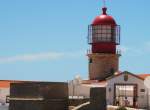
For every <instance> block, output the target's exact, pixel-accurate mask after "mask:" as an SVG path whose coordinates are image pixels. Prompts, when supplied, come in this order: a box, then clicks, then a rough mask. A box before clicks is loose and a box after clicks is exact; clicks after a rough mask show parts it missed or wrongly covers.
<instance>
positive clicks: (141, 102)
mask: <svg viewBox="0 0 150 110" xmlns="http://www.w3.org/2000/svg"><path fill="white" fill-rule="evenodd" d="M107 83H108V85H107V98H106V99H107V104H108V105H113V102H114V85H115V84H118V83H120V84H137V86H138V88H137V89H138V102H137V104H138V107H140V108H145V107H147V89H146V88H145V86H144V81H143V80H141V79H139V78H137V77H135V76H132V75H130V74H129V75H128V81H124V74H122V75H120V76H117V77H115V78H112V79H109V80H107ZM109 89H111V91H110V92H109ZM141 89H145V92H141Z"/></svg>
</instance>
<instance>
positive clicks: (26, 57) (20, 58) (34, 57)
mask: <svg viewBox="0 0 150 110" xmlns="http://www.w3.org/2000/svg"><path fill="white" fill-rule="evenodd" d="M83 53H84V51H78V52H45V53H36V54H23V55H15V56H8V57H0V63H12V62H27V61H28V62H29V61H40V60H58V59H63V58H78V57H81V56H82V55H83Z"/></svg>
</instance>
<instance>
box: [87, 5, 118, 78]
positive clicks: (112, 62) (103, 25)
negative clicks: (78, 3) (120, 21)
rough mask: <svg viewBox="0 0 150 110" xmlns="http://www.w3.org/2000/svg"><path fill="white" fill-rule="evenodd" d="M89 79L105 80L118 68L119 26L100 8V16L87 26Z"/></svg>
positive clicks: (105, 10) (104, 8)
mask: <svg viewBox="0 0 150 110" xmlns="http://www.w3.org/2000/svg"><path fill="white" fill-rule="evenodd" d="M88 44H89V45H90V51H88V54H87V56H88V59H89V79H90V80H105V79H106V78H108V77H110V76H112V75H113V74H114V73H115V72H117V71H118V68H119V57H120V52H118V51H117V45H120V26H119V25H117V23H116V21H115V20H114V18H113V17H112V16H110V15H108V14H107V8H106V7H105V6H104V7H103V8H102V14H101V15H99V16H97V17H96V18H95V19H94V20H93V22H92V24H90V25H89V26H88Z"/></svg>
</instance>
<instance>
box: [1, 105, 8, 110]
mask: <svg viewBox="0 0 150 110" xmlns="http://www.w3.org/2000/svg"><path fill="white" fill-rule="evenodd" d="M0 110H8V106H0Z"/></svg>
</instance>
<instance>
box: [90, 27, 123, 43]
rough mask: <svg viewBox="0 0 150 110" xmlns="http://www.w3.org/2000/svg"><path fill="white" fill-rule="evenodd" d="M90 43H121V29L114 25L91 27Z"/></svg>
mask: <svg viewBox="0 0 150 110" xmlns="http://www.w3.org/2000/svg"><path fill="white" fill-rule="evenodd" d="M88 41H89V43H98V42H114V43H116V44H119V43H120V27H119V26H112V25H95V26H92V25H90V26H89V33H88Z"/></svg>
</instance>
